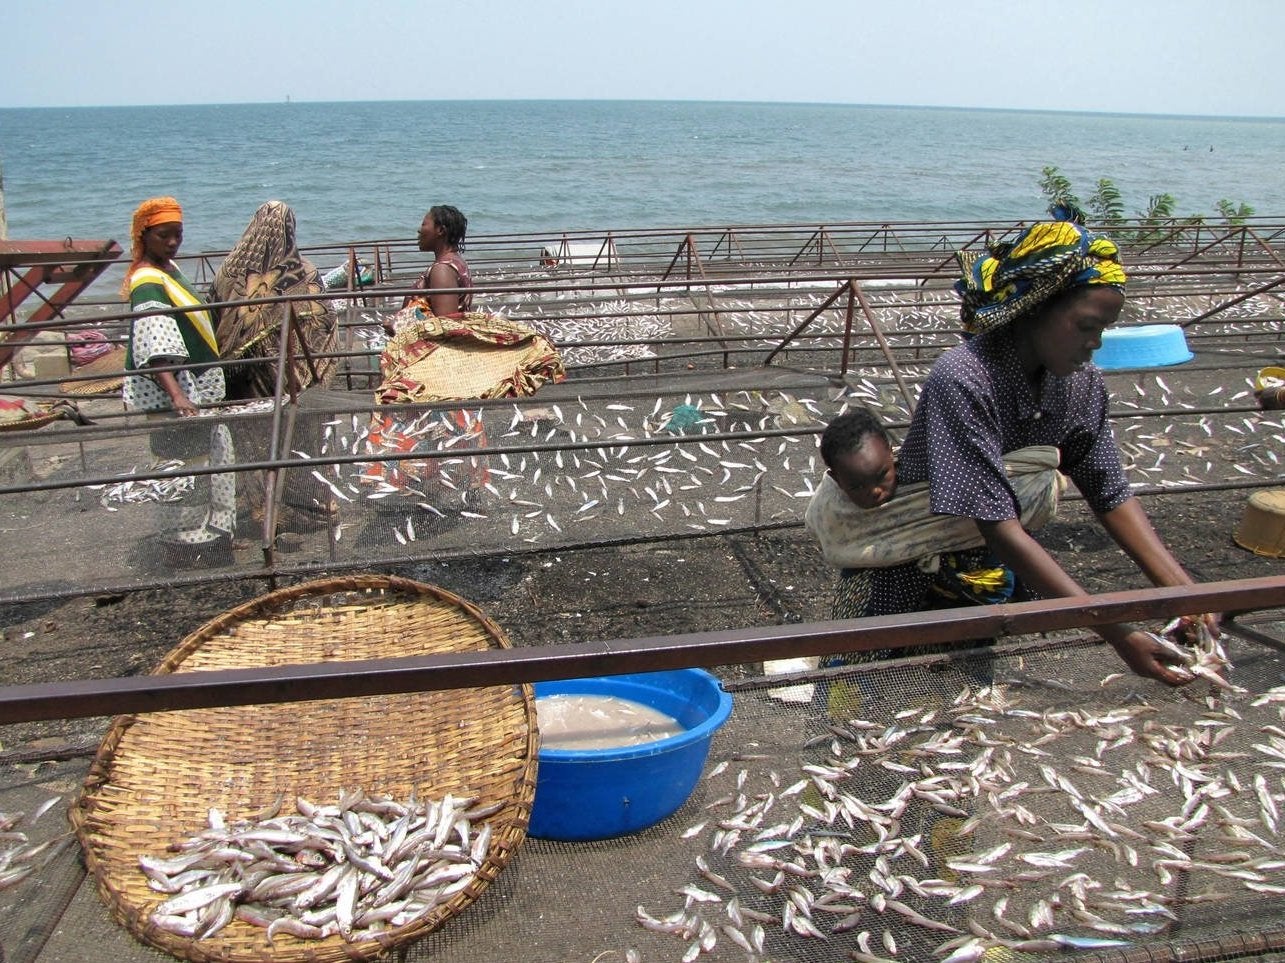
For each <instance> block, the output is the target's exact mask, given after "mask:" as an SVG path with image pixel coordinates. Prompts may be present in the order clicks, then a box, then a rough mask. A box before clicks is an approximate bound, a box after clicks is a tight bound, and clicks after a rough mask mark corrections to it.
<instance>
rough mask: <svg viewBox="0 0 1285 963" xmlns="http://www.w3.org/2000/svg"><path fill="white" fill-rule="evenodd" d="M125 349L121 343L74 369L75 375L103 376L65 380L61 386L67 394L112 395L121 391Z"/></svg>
mask: <svg viewBox="0 0 1285 963" xmlns="http://www.w3.org/2000/svg"><path fill="white" fill-rule="evenodd" d="M124 367H125V349H124V348H123V347H121V346H120V345H117V346H116V347H114V348H112V350H111V351H108V352H107V353H106V354H104V355H101V356H100V357H97V358H95V359H94V360H93V361H91V362H89V364H85V365H81V366H80V367H79V368H75V369H73V370H72V374H75V375H91V374H101V375H103V377H101V378H92V379H90V380H88V381H64V382H63V383H62V384H61V385H60V386H59V388H60V389H61V390H62V393H63V394H65V395H110V394H115V393H116V392H118V391H120V388H121V385H122V384H124V383H125V373H124V371H123V369H124Z"/></svg>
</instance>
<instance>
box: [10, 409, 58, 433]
mask: <svg viewBox="0 0 1285 963" xmlns="http://www.w3.org/2000/svg"><path fill="white" fill-rule="evenodd" d="M61 417H62V412H60V411H42V412H41V413H40V414H38V415H28V416H27V417H26V418H19V419H18V420H17V421H0V431H31V430H32V429H33V428H43V427H44V426H45V425H47V424H49V422H51V421H57V420H58V419H59V418H61Z"/></svg>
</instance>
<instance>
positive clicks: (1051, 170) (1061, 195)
mask: <svg viewBox="0 0 1285 963" xmlns="http://www.w3.org/2000/svg"><path fill="white" fill-rule="evenodd" d="M1042 173H1043V175H1044V176H1043V177H1042V178H1041V179H1040V190H1041V191H1043V192H1044V196H1045V197H1047V198H1048V199H1049V204H1069V205H1071V206H1072V207H1079V206H1080V199H1079V198H1078V197H1076V196H1075V194H1074V192H1072V190H1071V182H1070V181H1069V180H1068V179H1067V178H1066V177H1064V176H1063V174H1062V172H1061V171H1059V170H1058V169H1057V168H1056V167H1046V168H1044V170H1043V171H1042Z"/></svg>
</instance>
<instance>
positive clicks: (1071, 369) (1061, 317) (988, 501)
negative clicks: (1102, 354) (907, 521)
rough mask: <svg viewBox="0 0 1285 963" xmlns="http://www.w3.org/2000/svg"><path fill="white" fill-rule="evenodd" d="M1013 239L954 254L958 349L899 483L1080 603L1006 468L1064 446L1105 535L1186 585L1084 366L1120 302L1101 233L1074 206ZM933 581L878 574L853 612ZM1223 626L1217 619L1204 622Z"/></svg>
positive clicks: (1154, 671) (1109, 247)
mask: <svg viewBox="0 0 1285 963" xmlns="http://www.w3.org/2000/svg"><path fill="white" fill-rule="evenodd" d="M1053 213H1054V216H1055V217H1057V218H1058V219H1057V220H1054V221H1051V222H1044V223H1038V224H1035V225H1034V226H1032V227H1031V228H1030V229H1029V230H1027V231H1026V232H1024V233H1023V234H1022V235H1021V236H1020V237H1018V239H1017V240H1016V241H1015V242H1013V243H1012V244H1005V245H1001V246H998V247H996V248H995V249H993V250H992V251H990V252H989V253H988V254H987V255H985V256H982V257H978V255H977V254H976V253H975V252H961V254H960V262H961V265H962V266H963V268H964V272H965V273H964V277H963V279H962V280H961V281H959V282H958V283H957V284H956V289H957V290H958V291H959V292H960V294H961V295H962V297H963V309H962V317H963V322H964V328H965V332H966V340H965V341H964V343H963V344H960V345H958V346H956V347H955V348H952V349H951V350H949V351H947V352H946V353H945V354H943V355H942V356H941V357H940V358H939V359H938V360H937V362H936V363H935V364H934V365H933V368H932V371H931V373H930V374H929V376H928V378H927V380H926V381H925V382H924V386H923V391H922V393H921V395H920V398H919V403H918V405H917V407H916V410H915V413H914V417H913V420H912V421H911V425H910V428H909V430H908V432H907V434H906V437H905V440H904V442H903V444H902V446H901V450H900V453H899V457H898V461H897V480H898V483H899V484H912V483H915V482H928V483H929V486H930V490H931V498H930V501H931V508H932V511H933V513H934V514H945V515H956V516H961V517H965V518H971V519H973V520H974V521H975V522H976V523H977V526H978V528H979V529H980V530H981V534H982V537H983V538H984V540H985V543H986V548H987V550H988V551H989V553H990V554H991V556H993V557H994V558H995V559H997V560H998V561H1000V562H1002V563H1003V564H1005V565H1006V566H1008V568H1010V569H1011V570H1012V571H1013V573H1014V574H1015V575H1016V577H1017V580H1018V583H1019V584H1020V585H1021V586H1022V587H1023V589H1024V590H1026V591H1028V592H1032V593H1034V594H1036V595H1038V596H1042V597H1048V598H1051V597H1062V596H1076V595H1087V594H1088V593H1087V592H1085V590H1084V589H1083V588H1081V587H1080V586H1079V585H1078V584H1077V583H1076V582H1075V580H1074V579H1072V578H1071V576H1070V575H1068V574H1067V573H1066V572H1065V571H1064V570H1063V569H1062V567H1061V566H1060V565H1058V563H1057V561H1056V560H1055V559H1054V558H1053V557H1052V556H1051V555H1049V553H1048V552H1047V551H1046V550H1045V549H1044V548H1043V547H1041V546H1040V544H1039V543H1038V542H1037V541H1036V540H1035V539H1034V538H1033V537H1032V536H1031V535H1030V533H1029V532H1027V531H1026V530H1025V529H1024V528H1023V526H1022V524H1021V521H1020V511H1021V509H1020V506H1019V504H1018V501H1017V498H1016V496H1015V495H1014V493H1013V488H1012V485H1011V484H1010V483H1009V479H1008V477H1007V475H1006V473H1005V470H1004V465H1003V461H1002V458H1003V456H1004V455H1005V454H1007V453H1009V452H1012V451H1015V450H1017V449H1019V448H1024V447H1027V446H1030V445H1053V446H1056V447H1057V448H1058V449H1059V450H1060V451H1061V466H1060V467H1061V471H1062V472H1063V473H1064V474H1066V475H1067V476H1068V477H1070V479H1071V480H1072V481H1073V482H1074V483H1075V485H1076V487H1077V488H1078V489H1079V491H1080V492H1081V494H1082V495H1083V496H1084V498H1085V500H1086V501H1087V502H1088V504H1089V506H1090V507H1091V508H1092V509H1093V511H1094V513H1095V514H1096V516H1097V517H1098V520H1099V521H1100V522H1101V524H1102V526H1103V528H1105V529H1106V531H1107V533H1108V534H1109V535H1110V536H1111V537H1112V538H1113V539H1114V540H1115V542H1116V543H1117V544H1118V545H1119V546H1120V547H1121V548H1122V549H1123V550H1124V551H1125V552H1126V553H1127V554H1128V555H1129V556H1130V557H1131V558H1132V559H1133V560H1134V562H1135V563H1136V564H1137V565H1138V566H1139V568H1140V569H1141V570H1142V572H1143V573H1144V574H1145V575H1146V576H1147V578H1148V579H1149V580H1150V581H1151V582H1152V583H1153V584H1155V585H1157V586H1175V585H1190V584H1193V580H1192V578H1191V576H1189V575H1188V574H1187V572H1186V571H1184V569H1183V568H1182V566H1181V565H1180V564H1179V563H1178V561H1177V559H1175V558H1174V557H1173V555H1172V554H1171V553H1170V552H1169V550H1168V548H1166V547H1165V545H1164V543H1163V542H1162V541H1161V540H1160V538H1159V536H1158V535H1157V534H1156V532H1155V530H1154V528H1152V526H1151V522H1150V520H1149V519H1148V518H1147V515H1146V513H1145V511H1144V510H1143V508H1142V506H1141V504H1140V503H1139V502H1138V499H1137V498H1135V497H1134V496H1133V495H1132V494H1131V493H1130V489H1129V483H1128V480H1127V479H1126V478H1125V475H1124V470H1123V468H1122V467H1121V464H1120V453H1119V450H1118V449H1117V447H1116V443H1115V438H1114V436H1113V434H1112V431H1111V423H1110V420H1109V418H1108V399H1107V391H1106V385H1105V383H1104V382H1103V379H1102V374H1101V372H1100V371H1099V370H1098V369H1097V368H1096V367H1094V366H1093V365H1092V364H1091V363H1090V359H1091V358H1092V356H1093V352H1094V351H1095V350H1096V349H1097V348H1098V347H1099V346H1100V344H1101V337H1102V332H1103V330H1104V329H1105V328H1106V327H1108V326H1109V325H1111V324H1112V323H1114V322H1115V321H1116V319H1117V318H1118V317H1119V315H1120V311H1121V308H1122V307H1123V306H1124V285H1125V281H1126V277H1125V273H1124V269H1123V267H1122V266H1121V264H1120V259H1119V250H1118V248H1117V247H1116V245H1115V244H1114V242H1112V241H1111V240H1109V239H1108V238H1106V237H1103V236H1100V235H1094V234H1091V233H1090V232H1088V231H1086V230H1084V229H1083V228H1082V227H1081V226H1080V225H1079V223H1076V221H1082V218H1080V217H1078V212H1073V211H1067V210H1066V209H1057V210H1055V211H1054V212H1053ZM933 582H934V577H933V576H932V575H927V574H925V573H923V572H921V571H920V570H919V569H918V567H917V566H916V565H914V564H913V563H912V564H910V565H899V566H894V567H892V568H887V569H880V570H876V571H875V572H874V573H873V578H872V579H871V587H870V591H869V597H868V598H866V599H864V600H863V602H864V604H863V605H862V607H861V608H862V610H861V611H853V612H849V613H845V615H848V616H849V617H851V616H856V615H884V614H892V613H897V612H908V611H918V610H921V609H924V608H927V607H930V606H931V605H932V604H933V600H932V598H931V594H932V586H933ZM1196 620H1200V621H1204V622H1205V624H1206V625H1208V627H1209V628H1210V629H1211V630H1213V631H1215V632H1216V631H1217V622H1218V619H1217V616H1214V615H1200V616H1193V617H1191V618H1190V619H1188V620H1187V622H1188V627H1190V626H1191V624H1192V623H1193V622H1194V621H1196ZM1095 631H1096V632H1097V633H1098V634H1099V635H1100V636H1101V637H1102V638H1103V639H1104V640H1105V641H1107V642H1109V643H1110V644H1111V645H1112V646H1113V647H1114V648H1115V650H1116V652H1118V653H1119V655H1120V657H1121V658H1122V659H1123V660H1124V661H1125V662H1126V663H1127V664H1128V665H1129V667H1130V668H1131V669H1133V670H1134V671H1135V672H1137V673H1138V674H1139V675H1142V676H1147V677H1149V678H1153V679H1158V680H1160V681H1161V682H1165V683H1167V684H1169V685H1180V684H1182V682H1184V681H1186V679H1187V678H1189V677H1188V676H1183V675H1180V674H1179V673H1176V672H1174V671H1173V669H1172V668H1170V665H1171V664H1172V660H1173V656H1171V655H1170V654H1168V653H1167V652H1166V651H1165V650H1164V649H1163V648H1162V647H1161V646H1159V645H1158V644H1157V643H1156V642H1155V641H1154V639H1152V638H1151V636H1150V635H1149V634H1148V633H1146V632H1144V631H1140V630H1138V629H1136V628H1135V627H1133V626H1130V625H1125V624H1120V625H1103V626H1098V627H1097V628H1096V629H1095Z"/></svg>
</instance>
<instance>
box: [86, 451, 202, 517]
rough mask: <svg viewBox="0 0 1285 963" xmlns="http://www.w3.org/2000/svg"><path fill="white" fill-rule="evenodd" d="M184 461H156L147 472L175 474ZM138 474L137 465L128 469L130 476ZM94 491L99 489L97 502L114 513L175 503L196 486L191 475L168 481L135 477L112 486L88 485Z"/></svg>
mask: <svg viewBox="0 0 1285 963" xmlns="http://www.w3.org/2000/svg"><path fill="white" fill-rule="evenodd" d="M182 467H183V462H182V461H179V460H177V459H175V460H171V461H163V462H159V463H157V464H156V465H153V466H151V467H150V468H149V469H148V470H149V471H178V470H179V469H181V468H182ZM137 471H138V466H134V467H133V468H131V469H130V474H134V473H136V472H137ZM89 487H90V488H92V489H94V490H102V495H100V496H99V498H98V500H99V503H100V504H101V505H102V506H103V508H105V509H107V510H108V511H109V512H114V511H116V508H115V507H114V506H117V505H144V504H152V503H157V502H177V501H181V500H182V499H183V498H184V496H186V495H187V494H189V493H190V492H191V491H192V490H193V489H194V488H195V487H196V479H195V478H193V477H192V476H191V475H175V476H173V477H170V478H146V479H143V478H135V479H128V480H126V481H120V482H116V483H115V484H112V485H90V486H89Z"/></svg>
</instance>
